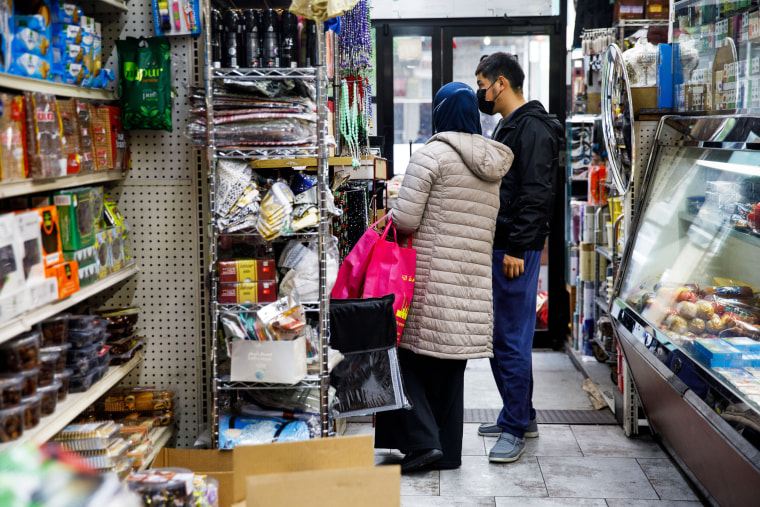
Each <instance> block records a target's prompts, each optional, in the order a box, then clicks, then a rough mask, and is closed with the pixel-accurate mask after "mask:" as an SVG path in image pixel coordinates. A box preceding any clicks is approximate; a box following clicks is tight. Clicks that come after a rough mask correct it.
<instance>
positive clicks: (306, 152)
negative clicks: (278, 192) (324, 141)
mask: <svg viewBox="0 0 760 507" xmlns="http://www.w3.org/2000/svg"><path fill="white" fill-rule="evenodd" d="M316 156H317V147H316V146H304V147H290V148H288V147H285V146H276V147H275V146H272V147H266V146H251V147H230V148H217V149H216V157H217V158H237V159H244V160H255V159H259V158H267V159H298V158H313V157H316Z"/></svg>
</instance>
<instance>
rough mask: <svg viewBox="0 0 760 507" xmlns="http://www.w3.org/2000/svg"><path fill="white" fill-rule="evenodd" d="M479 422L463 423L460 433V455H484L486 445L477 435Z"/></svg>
mask: <svg viewBox="0 0 760 507" xmlns="http://www.w3.org/2000/svg"><path fill="white" fill-rule="evenodd" d="M478 426H480V424H465V425H464V432H463V433H462V456H485V455H486V445H485V443H484V442H483V437H481V436H480V435H478Z"/></svg>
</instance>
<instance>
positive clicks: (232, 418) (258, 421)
mask: <svg viewBox="0 0 760 507" xmlns="http://www.w3.org/2000/svg"><path fill="white" fill-rule="evenodd" d="M310 438H311V435H310V432H309V428H308V425H307V424H306V423H305V422H303V421H292V420H286V419H278V418H262V417H241V416H236V415H230V414H222V415H221V416H220V417H219V448H220V449H232V448H233V447H235V446H236V445H257V444H271V443H273V442H296V441H300V440H309V439H310Z"/></svg>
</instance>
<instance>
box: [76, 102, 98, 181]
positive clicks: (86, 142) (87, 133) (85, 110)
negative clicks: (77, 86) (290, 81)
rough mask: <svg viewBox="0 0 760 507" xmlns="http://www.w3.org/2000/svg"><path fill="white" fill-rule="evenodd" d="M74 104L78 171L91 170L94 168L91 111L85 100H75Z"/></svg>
mask: <svg viewBox="0 0 760 507" xmlns="http://www.w3.org/2000/svg"><path fill="white" fill-rule="evenodd" d="M75 104H76V110H77V124H78V127H79V149H80V154H81V162H80V169H79V172H92V171H94V170H95V153H94V151H93V142H92V113H91V109H90V104H89V103H88V102H87V101H85V100H76V101H75Z"/></svg>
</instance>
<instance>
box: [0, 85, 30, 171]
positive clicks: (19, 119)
mask: <svg viewBox="0 0 760 507" xmlns="http://www.w3.org/2000/svg"><path fill="white" fill-rule="evenodd" d="M0 102H2V107H3V108H2V114H0V157H1V158H0V181H10V180H20V179H24V178H26V152H25V151H24V135H25V132H24V121H25V120H24V118H25V115H24V97H23V96H22V95H11V94H8V93H0Z"/></svg>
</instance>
